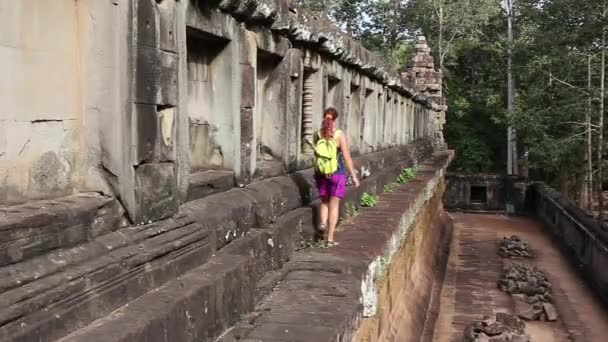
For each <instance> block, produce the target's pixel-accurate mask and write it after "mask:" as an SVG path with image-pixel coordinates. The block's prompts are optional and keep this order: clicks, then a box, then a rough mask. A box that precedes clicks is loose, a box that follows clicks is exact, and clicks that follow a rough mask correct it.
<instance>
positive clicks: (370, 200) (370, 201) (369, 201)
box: [361, 192, 378, 208]
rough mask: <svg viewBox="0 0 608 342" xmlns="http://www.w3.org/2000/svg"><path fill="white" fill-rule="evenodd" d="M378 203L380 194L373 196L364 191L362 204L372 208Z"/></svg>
mask: <svg viewBox="0 0 608 342" xmlns="http://www.w3.org/2000/svg"><path fill="white" fill-rule="evenodd" d="M377 203H378V196H373V195H370V194H368V193H367V192H365V193H363V195H362V196H361V206H362V207H368V208H372V207H375V206H376V204H377Z"/></svg>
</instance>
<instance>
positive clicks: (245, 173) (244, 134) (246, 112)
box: [238, 108, 257, 185]
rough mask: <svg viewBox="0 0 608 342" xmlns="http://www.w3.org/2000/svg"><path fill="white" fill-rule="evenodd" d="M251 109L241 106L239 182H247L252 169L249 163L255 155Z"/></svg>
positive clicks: (251, 176)
mask: <svg viewBox="0 0 608 342" xmlns="http://www.w3.org/2000/svg"><path fill="white" fill-rule="evenodd" d="M253 115H254V114H253V109H252V108H241V176H240V177H239V180H238V182H239V184H243V185H246V184H249V183H250V182H251V180H252V178H253V173H254V170H252V165H251V163H252V162H253V161H254V160H255V158H256V157H257V155H256V153H257V151H256V150H255V142H254V128H255V127H254V125H253Z"/></svg>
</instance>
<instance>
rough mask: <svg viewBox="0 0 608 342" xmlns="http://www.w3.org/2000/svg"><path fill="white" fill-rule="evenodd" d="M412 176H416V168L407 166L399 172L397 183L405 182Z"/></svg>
mask: <svg viewBox="0 0 608 342" xmlns="http://www.w3.org/2000/svg"><path fill="white" fill-rule="evenodd" d="M414 177H416V168H414V167H408V168H407V169H403V170H401V173H400V174H399V176H398V177H397V183H399V184H405V183H407V182H408V181H409V180H410V179H412V178H414Z"/></svg>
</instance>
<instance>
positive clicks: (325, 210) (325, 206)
mask: <svg viewBox="0 0 608 342" xmlns="http://www.w3.org/2000/svg"><path fill="white" fill-rule="evenodd" d="M328 215H329V196H326V197H323V198H322V199H321V205H320V206H319V229H321V230H326V229H327V217H328Z"/></svg>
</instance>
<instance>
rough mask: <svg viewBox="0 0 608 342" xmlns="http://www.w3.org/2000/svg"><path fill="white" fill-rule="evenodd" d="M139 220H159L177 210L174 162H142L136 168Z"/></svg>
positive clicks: (136, 196) (136, 195)
mask: <svg viewBox="0 0 608 342" xmlns="http://www.w3.org/2000/svg"><path fill="white" fill-rule="evenodd" d="M135 198H136V201H137V207H138V209H139V211H138V215H137V222H149V221H157V220H160V219H163V218H166V217H169V216H171V215H173V214H174V213H176V212H177V207H178V198H177V183H176V178H175V167H174V164H173V163H151V164H142V165H139V166H137V167H136V168H135Z"/></svg>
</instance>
